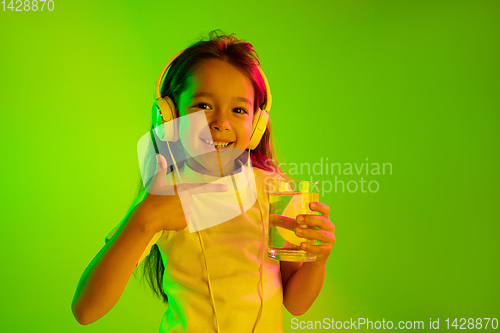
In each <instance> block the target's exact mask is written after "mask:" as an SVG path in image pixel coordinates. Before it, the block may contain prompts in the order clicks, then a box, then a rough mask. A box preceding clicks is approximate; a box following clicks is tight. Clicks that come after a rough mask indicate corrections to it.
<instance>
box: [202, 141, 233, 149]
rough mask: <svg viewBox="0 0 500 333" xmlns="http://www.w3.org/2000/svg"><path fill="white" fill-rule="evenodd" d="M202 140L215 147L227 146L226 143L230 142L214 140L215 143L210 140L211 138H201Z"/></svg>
mask: <svg viewBox="0 0 500 333" xmlns="http://www.w3.org/2000/svg"><path fill="white" fill-rule="evenodd" d="M203 142H205V143H207V144H209V145H211V146H214V147H216V148H224V147H226V146H228V145H229V143H230V142H215V143H214V142H213V141H211V140H210V141H207V140H203Z"/></svg>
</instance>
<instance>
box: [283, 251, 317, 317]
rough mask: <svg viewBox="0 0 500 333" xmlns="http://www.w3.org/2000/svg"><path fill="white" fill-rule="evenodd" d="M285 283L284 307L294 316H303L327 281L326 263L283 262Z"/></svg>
mask: <svg viewBox="0 0 500 333" xmlns="http://www.w3.org/2000/svg"><path fill="white" fill-rule="evenodd" d="M280 267H281V277H282V282H283V305H284V306H285V308H286V309H287V310H288V312H290V313H291V314H292V315H294V316H301V315H303V314H304V313H306V311H307V310H309V308H310V307H311V305H312V304H313V303H314V301H315V300H316V298H317V297H318V295H319V293H320V291H321V288H322V287H323V281H324V279H325V268H326V261H325V262H321V263H316V262H305V263H301V262H299V263H297V262H289V261H281V262H280Z"/></svg>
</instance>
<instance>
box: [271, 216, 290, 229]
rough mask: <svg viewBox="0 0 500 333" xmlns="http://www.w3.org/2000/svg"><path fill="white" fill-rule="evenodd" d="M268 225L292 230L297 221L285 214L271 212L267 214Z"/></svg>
mask: <svg viewBox="0 0 500 333" xmlns="http://www.w3.org/2000/svg"><path fill="white" fill-rule="evenodd" d="M269 225H270V226H271V227H272V226H276V227H281V228H284V229H288V230H294V229H295V228H297V221H295V219H292V218H289V217H286V216H281V215H277V214H271V215H269Z"/></svg>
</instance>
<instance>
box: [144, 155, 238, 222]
mask: <svg viewBox="0 0 500 333" xmlns="http://www.w3.org/2000/svg"><path fill="white" fill-rule="evenodd" d="M156 157H157V160H158V162H157V164H156V167H157V169H156V170H157V172H156V174H155V177H154V179H153V181H152V183H151V186H150V187H149V188H147V189H146V190H147V192H148V194H147V196H146V198H145V199H144V200H143V201H142V202H141V203H140V204H139V205H137V207H136V208H135V211H134V214H137V216H138V218H139V219H140V220H141V222H142V223H144V226H145V227H146V228H147V229H148V230H153V231H154V232H159V231H162V230H175V231H181V230H183V229H184V228H186V226H187V225H188V223H189V221H191V213H192V211H191V205H192V202H193V199H192V197H191V195H193V194H199V193H207V192H226V191H227V189H228V187H227V185H225V184H210V183H184V184H176V185H167V184H166V183H165V177H166V175H167V161H165V158H164V157H163V156H162V155H156ZM181 201H182V203H181ZM182 204H184V207H189V208H188V209H186V211H184V210H183V208H182V207H183V205H182Z"/></svg>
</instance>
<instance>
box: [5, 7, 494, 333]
mask: <svg viewBox="0 0 500 333" xmlns="http://www.w3.org/2000/svg"><path fill="white" fill-rule="evenodd" d="M0 9H1V8H0ZM499 10H500V4H499V3H498V2H497V1H347V0H346V1H301V2H297V1H296V2H293V1H261V0H259V1H246V2H241V3H240V2H233V1H218V2H213V3H209V2H205V1H198V2H192V1H177V2H174V1H136V2H124V1H117V0H111V1H94V0H92V1H79V2H68V1H59V0H55V9H54V11H52V12H49V11H47V10H46V9H45V10H44V11H43V12H40V11H38V12H11V11H10V10H9V11H5V12H4V11H1V12H0V80H1V83H0V88H1V98H0V130H1V135H2V154H1V155H0V156H1V157H0V159H1V167H2V181H1V186H2V192H1V193H2V198H1V209H0V219H1V230H0V237H2V239H1V242H0V244H1V245H0V249H1V253H2V257H3V260H2V261H3V264H2V278H1V284H0V293H1V311H0V320H1V327H2V331H3V332H156V331H157V330H158V326H159V324H160V320H161V317H162V315H163V312H164V311H165V307H164V306H163V304H162V303H161V302H160V301H159V300H157V299H156V298H155V297H154V296H152V294H151V292H150V290H149V288H148V287H147V286H146V284H145V283H140V282H139V281H138V280H136V279H134V278H133V279H131V280H130V282H129V284H128V286H127V288H126V290H125V292H124V294H123V296H122V297H121V299H120V301H119V302H118V304H117V305H116V306H115V307H114V308H113V309H112V310H111V311H110V312H109V313H108V314H107V315H106V316H105V317H103V318H102V319H100V320H99V321H97V322H95V323H93V324H91V325H89V326H80V325H79V324H78V323H77V322H76V320H75V319H74V318H73V315H72V313H71V301H72V299H73V295H74V292H75V289H76V286H77V283H78V281H79V279H80V276H81V274H82V273H83V271H84V269H85V267H86V266H87V265H88V264H89V263H90V261H91V260H92V258H93V257H94V256H95V254H97V252H98V251H99V250H100V248H101V247H102V246H103V244H104V237H105V236H106V235H107V233H108V232H109V231H110V230H111V229H112V228H113V227H114V226H115V225H116V224H117V223H118V222H119V221H120V220H121V219H122V218H123V216H124V215H125V213H126V211H127V209H128V207H129V205H130V204H131V202H132V200H133V199H134V197H135V190H136V188H137V182H138V177H139V168H138V163H137V157H136V156H137V155H136V154H137V153H136V143H137V141H138V140H139V138H140V137H141V136H142V135H143V134H144V133H146V131H147V129H148V125H150V121H151V120H150V110H151V104H152V101H153V87H154V83H155V81H156V79H157V76H158V74H159V72H160V70H161V68H162V67H163V65H164V64H165V63H166V62H167V60H168V59H169V58H170V57H171V56H172V55H173V54H175V53H176V52H178V51H179V50H181V49H183V48H185V47H187V46H188V45H189V44H191V43H192V42H194V41H195V40H196V39H197V37H198V36H200V35H203V36H206V35H207V33H208V32H209V31H210V30H213V29H217V28H219V29H222V30H223V31H225V32H226V33H232V32H235V33H236V34H237V36H238V37H240V38H243V39H245V40H248V41H249V42H251V43H252V44H253V45H254V47H255V49H256V50H257V52H258V54H259V56H260V58H261V61H262V68H263V70H264V72H265V73H266V76H267V78H268V80H269V83H270V86H271V90H272V95H273V107H272V110H271V119H272V123H273V125H274V133H275V135H276V137H277V139H278V146H279V149H280V153H281V156H282V157H284V158H285V161H286V162H287V163H310V164H314V163H318V162H320V161H321V158H323V161H324V163H325V160H326V158H328V161H329V163H330V162H333V163H341V164H342V165H343V164H344V163H352V164H354V163H357V164H358V165H359V164H360V163H364V162H366V159H367V158H368V161H369V162H370V163H380V164H382V163H391V164H392V167H393V172H392V175H389V174H386V175H356V173H355V172H354V175H338V179H339V180H343V181H344V182H347V181H350V180H354V181H358V182H359V180H360V177H362V176H364V180H367V181H373V180H375V181H377V182H378V183H379V186H380V188H379V190H378V192H376V193H370V192H368V193H361V191H360V190H358V191H357V192H354V193H350V192H348V191H345V192H342V191H340V190H339V191H337V192H334V191H332V192H330V193H327V194H325V195H324V197H322V198H321V201H322V202H324V203H326V204H328V205H329V206H330V207H331V221H332V222H333V223H334V224H335V226H336V232H335V235H336V238H337V242H336V244H335V245H334V247H333V251H332V253H331V256H330V259H329V261H328V265H327V272H326V278H325V284H324V287H323V290H322V292H321V294H320V296H319V297H318V299H317V300H316V302H315V303H314V304H313V306H312V307H311V308H310V310H309V311H308V312H307V313H306V314H305V315H303V316H301V317H299V320H304V321H307V320H312V321H315V320H323V318H333V319H335V320H349V319H350V318H358V317H364V318H369V319H370V320H372V321H375V320H382V319H385V320H391V321H393V322H394V323H395V324H397V322H398V321H399V320H404V321H407V320H411V321H413V320H423V321H424V322H425V325H426V327H428V322H429V318H432V319H433V320H436V319H437V318H440V320H441V328H443V326H444V322H443V321H444V320H445V319H446V318H455V317H458V318H461V317H464V318H478V317H491V318H494V317H496V318H500V304H499V303H500V302H499V299H500V298H499V297H500V288H499V282H498V281H500V269H499V267H500V265H499V253H500V251H499V250H500V249H499V243H498V240H499V235H500V227H499V222H500V209H499V201H500V200H499V199H500V195H499V186H500V177H499V175H498V171H499V118H500V117H499V112H498V110H499V101H500V99H499V87H500V84H499V83H500V82H499V77H500V76H499V75H500V70H499V64H500V62H499V59H500V54H499V53H500V52H499V51H500V43H499V42H500V40H499V37H500V34H499V32H500V20H499V19H498V18H499ZM295 177H296V178H299V177H303V178H307V179H309V177H310V175H307V174H301V175H296V176H295ZM313 178H314V179H315V180H320V181H323V182H327V181H332V179H334V177H332V176H331V175H325V174H324V175H313ZM292 318H293V317H292V316H291V315H290V314H289V313H288V312H287V311H286V310H284V331H285V332H296V331H299V330H294V329H292V328H291V319H292ZM308 331H314V330H308ZM318 331H319V330H318ZM361 331H364V330H361Z"/></svg>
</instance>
